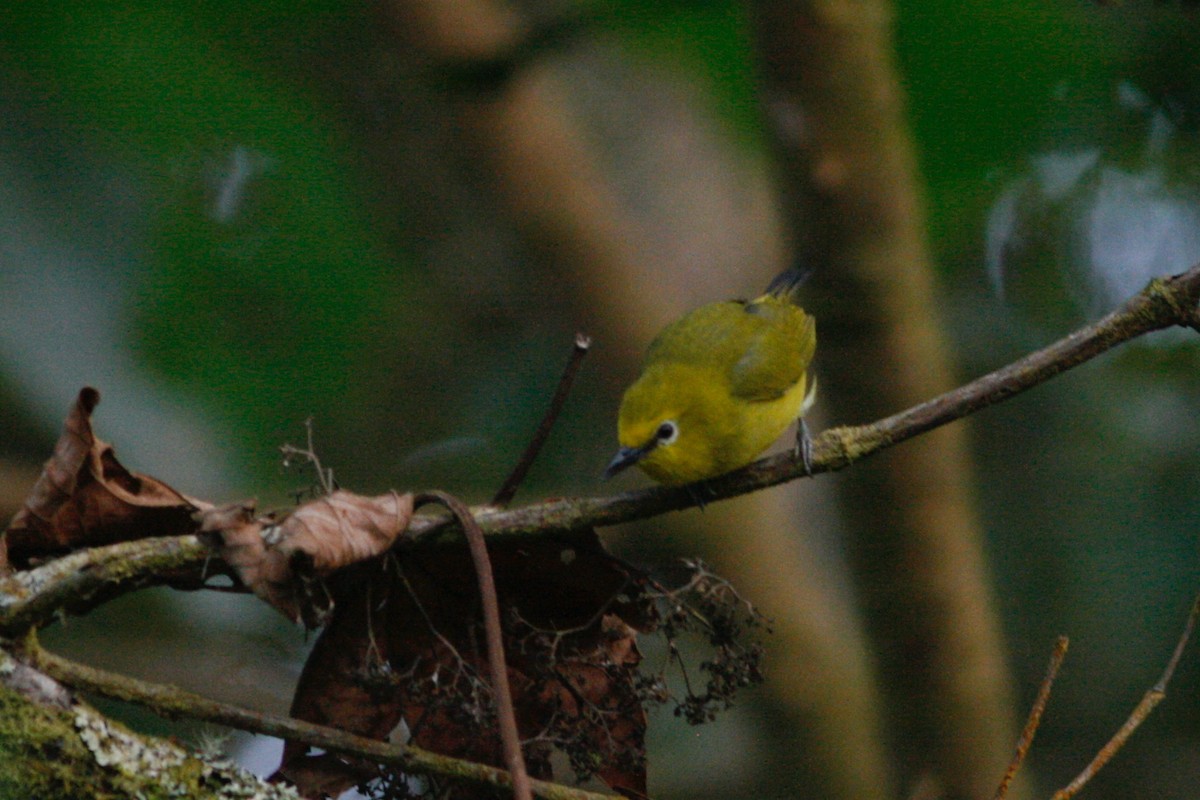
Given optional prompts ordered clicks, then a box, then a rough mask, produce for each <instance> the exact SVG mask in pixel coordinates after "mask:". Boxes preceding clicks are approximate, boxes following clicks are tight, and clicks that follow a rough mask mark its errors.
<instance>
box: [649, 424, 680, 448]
mask: <svg viewBox="0 0 1200 800" xmlns="http://www.w3.org/2000/svg"><path fill="white" fill-rule="evenodd" d="M678 436H679V426H678V425H676V424H675V423H674V422H673V421H671V420H667V421H666V422H664V423H663V424H662V425H659V426H658V430H657V431H655V433H654V438H655V439H657V440H658V443H659V444H670V443H671V442H673V441H675V439H676V437H678Z"/></svg>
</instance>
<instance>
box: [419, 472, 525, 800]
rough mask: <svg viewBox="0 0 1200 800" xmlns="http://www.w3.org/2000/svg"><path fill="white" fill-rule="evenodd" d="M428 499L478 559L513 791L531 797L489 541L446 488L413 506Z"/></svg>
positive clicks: (491, 665) (494, 687) (494, 688)
mask: <svg viewBox="0 0 1200 800" xmlns="http://www.w3.org/2000/svg"><path fill="white" fill-rule="evenodd" d="M425 503H437V504H439V505H441V506H444V507H445V508H447V509H449V511H450V513H452V514H453V515H454V516H455V518H457V519H458V524H459V525H461V526H462V529H463V534H464V535H465V536H466V537H467V545H468V546H469V547H470V549H471V559H472V560H473V561H474V562H475V575H476V577H477V578H478V579H479V594H480V597H481V599H482V601H483V628H484V632H485V634H486V636H487V651H488V669H489V671H490V672H491V673H492V692H493V694H494V695H495V697H496V716H497V718H498V721H499V725H500V741H501V744H502V745H503V746H504V762H505V764H507V766H508V771H509V773H510V774H511V775H512V786H513V795H514V796H515V797H516V798H517V800H530V797H531V794H530V788H529V773H528V772H527V771H526V769H525V757H524V756H523V755H522V754H521V735H520V733H519V732H518V730H517V715H516V712H515V711H514V709H513V701H512V690H511V689H510V688H509V685H508V664H507V663H506V662H505V658H504V635H503V632H502V631H501V628H500V601H499V600H498V599H497V598H496V581H495V579H494V578H493V576H492V562H491V560H490V559H489V558H488V552H487V543H486V542H485V541H484V540H483V531H481V530H480V529H479V525H477V524H476V523H475V518H474V517H473V516H472V515H471V510H470V509H468V508H467V507H466V506H465V505H463V504H462V502H461V501H460V500H459V499H458V498H456V497H454V496H452V495H449V494H447V493H445V492H439V491H431V492H423V493H421V494H419V495H417V496H416V497H415V498H414V500H413V505H414V507H417V506H421V505H424V504H425Z"/></svg>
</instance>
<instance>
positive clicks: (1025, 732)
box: [994, 636, 1070, 800]
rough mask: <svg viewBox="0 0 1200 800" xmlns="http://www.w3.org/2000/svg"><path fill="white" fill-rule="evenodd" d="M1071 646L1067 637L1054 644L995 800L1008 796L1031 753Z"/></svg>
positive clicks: (997, 788) (997, 789)
mask: <svg viewBox="0 0 1200 800" xmlns="http://www.w3.org/2000/svg"><path fill="white" fill-rule="evenodd" d="M1069 644H1070V640H1068V639H1067V637H1066V636H1059V637H1058V641H1056V642H1055V643H1054V651H1053V652H1052V653H1051V654H1050V665H1049V666H1048V667H1046V676H1045V677H1044V678H1042V685H1041V686H1040V687H1039V688H1038V693H1037V698H1036V699H1035V700H1034V701H1033V707H1032V708H1030V709H1029V717H1028V718H1027V719H1026V720H1025V727H1024V728H1023V729H1022V730H1021V738H1019V739H1017V748H1016V751H1015V752H1013V757H1012V761H1010V762H1009V763H1008V769H1007V770H1005V772H1004V777H1003V778H1001V779H1000V785H999V786H998V787H996V795H995V798H994V800H1004V798H1005V797H1006V796H1007V795H1008V787H1009V784H1011V783H1012V780H1013V778H1014V777H1016V774H1017V770H1019V769H1020V768H1021V764H1022V762H1024V761H1025V754H1026V753H1028V752H1029V746H1030V745H1031V744H1033V737H1034V735H1035V734H1036V733H1037V729H1038V725H1040V724H1041V722H1042V712H1043V711H1045V710H1046V701H1047V700H1049V699H1050V687H1051V686H1053V685H1054V679H1055V677H1057V676H1058V670H1059V667H1061V666H1062V662H1063V659H1064V658H1066V655H1067V646H1068V645H1069Z"/></svg>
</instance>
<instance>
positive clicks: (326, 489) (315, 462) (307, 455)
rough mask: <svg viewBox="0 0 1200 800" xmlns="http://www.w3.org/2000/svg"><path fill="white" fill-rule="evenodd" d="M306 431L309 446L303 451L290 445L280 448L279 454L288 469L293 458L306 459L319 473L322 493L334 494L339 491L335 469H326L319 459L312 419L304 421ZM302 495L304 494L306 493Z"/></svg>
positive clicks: (318, 479) (318, 478)
mask: <svg viewBox="0 0 1200 800" xmlns="http://www.w3.org/2000/svg"><path fill="white" fill-rule="evenodd" d="M304 430H305V433H306V434H307V440H308V444H307V446H306V447H305V448H304V449H303V450H302V449H300V448H299V447H296V446H294V445H290V444H285V445H281V446H280V448H279V452H281V453H283V466H285V467H287V466H288V465H289V464H290V462H291V459H293V458H296V457H299V458H302V459H304V460H305V461H307V462H308V463H310V464H312V467H313V470H314V471H315V472H316V473H317V483H318V484H320V486H321V491H322V493H323V494H326V495H330V494H333V493H334V491H336V490H337V482H336V481H335V480H334V479H333V467H330V468H328V469H325V468H324V467H322V466H321V459H320V458H318V457H317V448H316V446H315V445H314V444H313V418H312V417H309V418H308V419H306V420H304ZM300 494H304V492H301V493H300Z"/></svg>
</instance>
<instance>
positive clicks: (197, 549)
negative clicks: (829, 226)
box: [0, 266, 1200, 638]
mask: <svg viewBox="0 0 1200 800" xmlns="http://www.w3.org/2000/svg"><path fill="white" fill-rule="evenodd" d="M1177 326H1182V327H1189V328H1192V329H1193V330H1196V331H1197V332H1200V266H1196V267H1193V268H1192V269H1190V270H1188V271H1187V272H1184V273H1182V274H1179V275H1174V276H1171V277H1168V278H1160V279H1156V280H1154V281H1152V282H1151V283H1150V284H1149V285H1148V286H1147V287H1146V288H1145V289H1144V290H1142V291H1141V292H1139V293H1138V294H1137V295H1135V296H1134V297H1133V298H1131V299H1130V300H1129V301H1128V302H1126V303H1125V304H1124V305H1123V306H1122V307H1121V308H1120V309H1118V310H1117V311H1114V312H1113V313H1111V314H1109V315H1108V316H1106V317H1104V318H1103V319H1101V320H1099V321H1097V322H1095V323H1093V324H1091V325H1088V326H1086V327H1083V328H1081V329H1079V330H1077V331H1075V332H1074V333H1072V334H1070V335H1069V336H1067V337H1065V338H1063V339H1061V340H1059V341H1057V342H1055V343H1054V344H1052V345H1050V346H1048V347H1045V348H1043V349H1041V350H1038V351H1036V352H1034V353H1031V354H1030V355H1028V356H1025V357H1024V358H1022V359H1020V360H1018V361H1015V362H1013V363H1012V364H1009V365H1008V366H1006V367H1002V368H1001V369H998V370H996V371H995V372H992V373H989V374H987V375H985V376H983V377H981V378H978V379H976V380H974V381H971V382H970V383H968V384H966V385H964V386H961V387H959V388H958V389H955V390H953V391H950V392H947V393H945V394H943V395H940V396H939V397H935V398H933V399H932V400H928V401H926V402H924V403H921V404H920V405H917V406H914V407H912V408H910V409H907V410H905V411H901V412H900V413H898V414H894V415H892V416H890V417H887V418H885V419H882V420H879V421H877V422H873V423H870V424H867V425H856V426H843V427H837V428H831V429H829V430H827V431H825V432H824V433H822V434H821V435H820V436H818V437H816V439H815V440H814V442H813V474H820V473H822V472H833V471H836V470H841V469H845V468H846V467H848V466H850V465H851V464H853V463H854V462H855V461H858V460H861V459H863V458H866V457H868V456H871V455H874V454H875V453H878V452H880V451H881V450H884V449H886V448H888V447H892V446H893V445H897V444H899V443H900V442H903V441H905V440H907V439H911V438H913V437H914V436H919V435H920V434H922V433H925V432H927V431H930V430H932V429H934V428H937V427H939V426H942V425H945V424H947V423H950V422H953V421H955V420H958V419H961V418H963V417H965V416H968V415H969V414H972V413H974V412H976V411H979V410H981V409H983V408H987V407H988V406H991V405H995V404H996V403H999V402H1001V401H1002V400H1007V399H1008V398H1010V397H1013V396H1015V395H1017V394H1020V393H1021V392H1024V391H1026V390H1028V389H1031V388H1033V387H1034V386H1037V385H1039V384H1041V383H1044V382H1045V381H1047V380H1049V379H1050V378H1052V377H1054V376H1055V375H1058V374H1059V373H1061V372H1064V371H1066V370H1068V369H1071V368H1072V367H1075V366H1078V365H1080V364H1082V363H1084V362H1086V361H1089V360H1091V359H1093V358H1095V357H1096V356H1099V355H1101V354H1102V353H1105V352H1107V351H1108V350H1111V349H1112V348H1114V347H1116V346H1117V345H1120V344H1122V343H1124V342H1127V341H1129V340H1131V339H1134V338H1137V337H1138V336H1143V335H1145V334H1147V333H1151V332H1153V331H1158V330H1164V329H1166V328H1171V327H1177ZM802 477H806V475H805V471H804V466H803V464H801V463H800V462H799V461H798V460H796V459H795V458H794V457H793V456H792V455H791V454H788V453H783V454H779V455H774V456H770V457H767V458H764V459H762V460H760V461H757V462H755V463H753V464H751V465H749V466H748V467H744V468H742V469H740V470H736V471H734V472H731V473H729V474H728V475H723V476H721V477H719V478H714V479H713V480H711V481H708V482H707V486H706V501H707V502H715V501H717V500H722V499H727V498H731V497H737V496H739V495H743V494H748V493H750V492H754V491H758V490H760V489H765V488H768V487H770V486H775V485H777V484H780V483H784V482H786V481H790V480H795V479H797V478H802ZM693 505H695V497H694V495H693V494H692V493H691V492H689V491H688V490H687V488H684V487H662V486H658V487H652V488H646V489H639V490H635V491H630V492H624V493H621V494H618V495H613V496H609V497H577V498H563V499H558V500H548V501H545V502H542V503H534V504H531V505H528V506H523V507H520V508H515V509H499V508H493V507H487V506H485V507H482V508H479V509H476V510H475V511H474V513H475V519H476V521H477V522H478V523H479V527H480V528H481V529H482V530H483V532H484V533H485V534H487V535H489V536H529V535H562V534H564V533H571V532H576V531H580V530H585V529H588V528H592V527H600V526H605V525H616V524H618V523H622V522H630V521H632V520H637V519H645V518H648V517H654V516H658V515H660V514H664V513H666V512H668V511H677V510H679V509H683V508H687V507H689V506H693ZM452 525H453V522H452V521H451V520H450V519H448V518H447V517H445V516H441V517H433V516H428V517H426V516H418V517H415V518H414V519H413V522H412V524H411V525H410V527H409V531H408V534H407V535H406V536H405V538H404V540H403V541H402V542H401V543H400V544H399V545H397V546H399V547H415V546H426V543H430V544H436V542H438V541H444V537H443V536H435V535H434V534H439V533H449V532H451V531H452ZM211 558H212V553H211V551H209V550H208V549H207V548H206V547H205V546H204V545H203V544H201V543H200V541H199V540H197V539H196V537H194V536H178V537H164V538H157V539H142V540H138V541H134V542H124V543H121V544H115V545H109V546H106V547H97V548H93V549H90V550H84V551H80V552H78V553H73V554H71V555H69V556H65V557H63V558H60V559H57V560H55V561H52V562H50V563H48V564H45V565H43V566H40V567H37V568H35V569H32V570H27V571H25V572H21V573H17V574H14V575H12V576H9V577H7V578H4V579H3V580H0V636H3V637H8V638H15V637H18V636H20V635H21V634H22V633H24V632H25V631H27V630H29V629H31V628H38V627H41V626H43V625H46V624H48V623H49V622H51V621H53V619H54V618H55V617H56V616H57V615H59V614H61V613H64V612H78V611H81V610H86V609H88V608H90V607H93V606H94V605H97V604H98V603H99V602H101V601H102V600H106V599H109V598H111V597H113V596H115V595H117V594H121V593H123V592H127V591H131V590H133V589H137V588H141V587H144V586H149V585H155V584H164V583H171V582H173V581H177V580H178V579H179V577H180V571H181V570H186V569H190V570H192V571H193V572H196V573H199V572H201V571H202V570H203V569H204V567H205V565H206V564H207V563H208V562H209V560H210V559H211Z"/></svg>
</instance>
